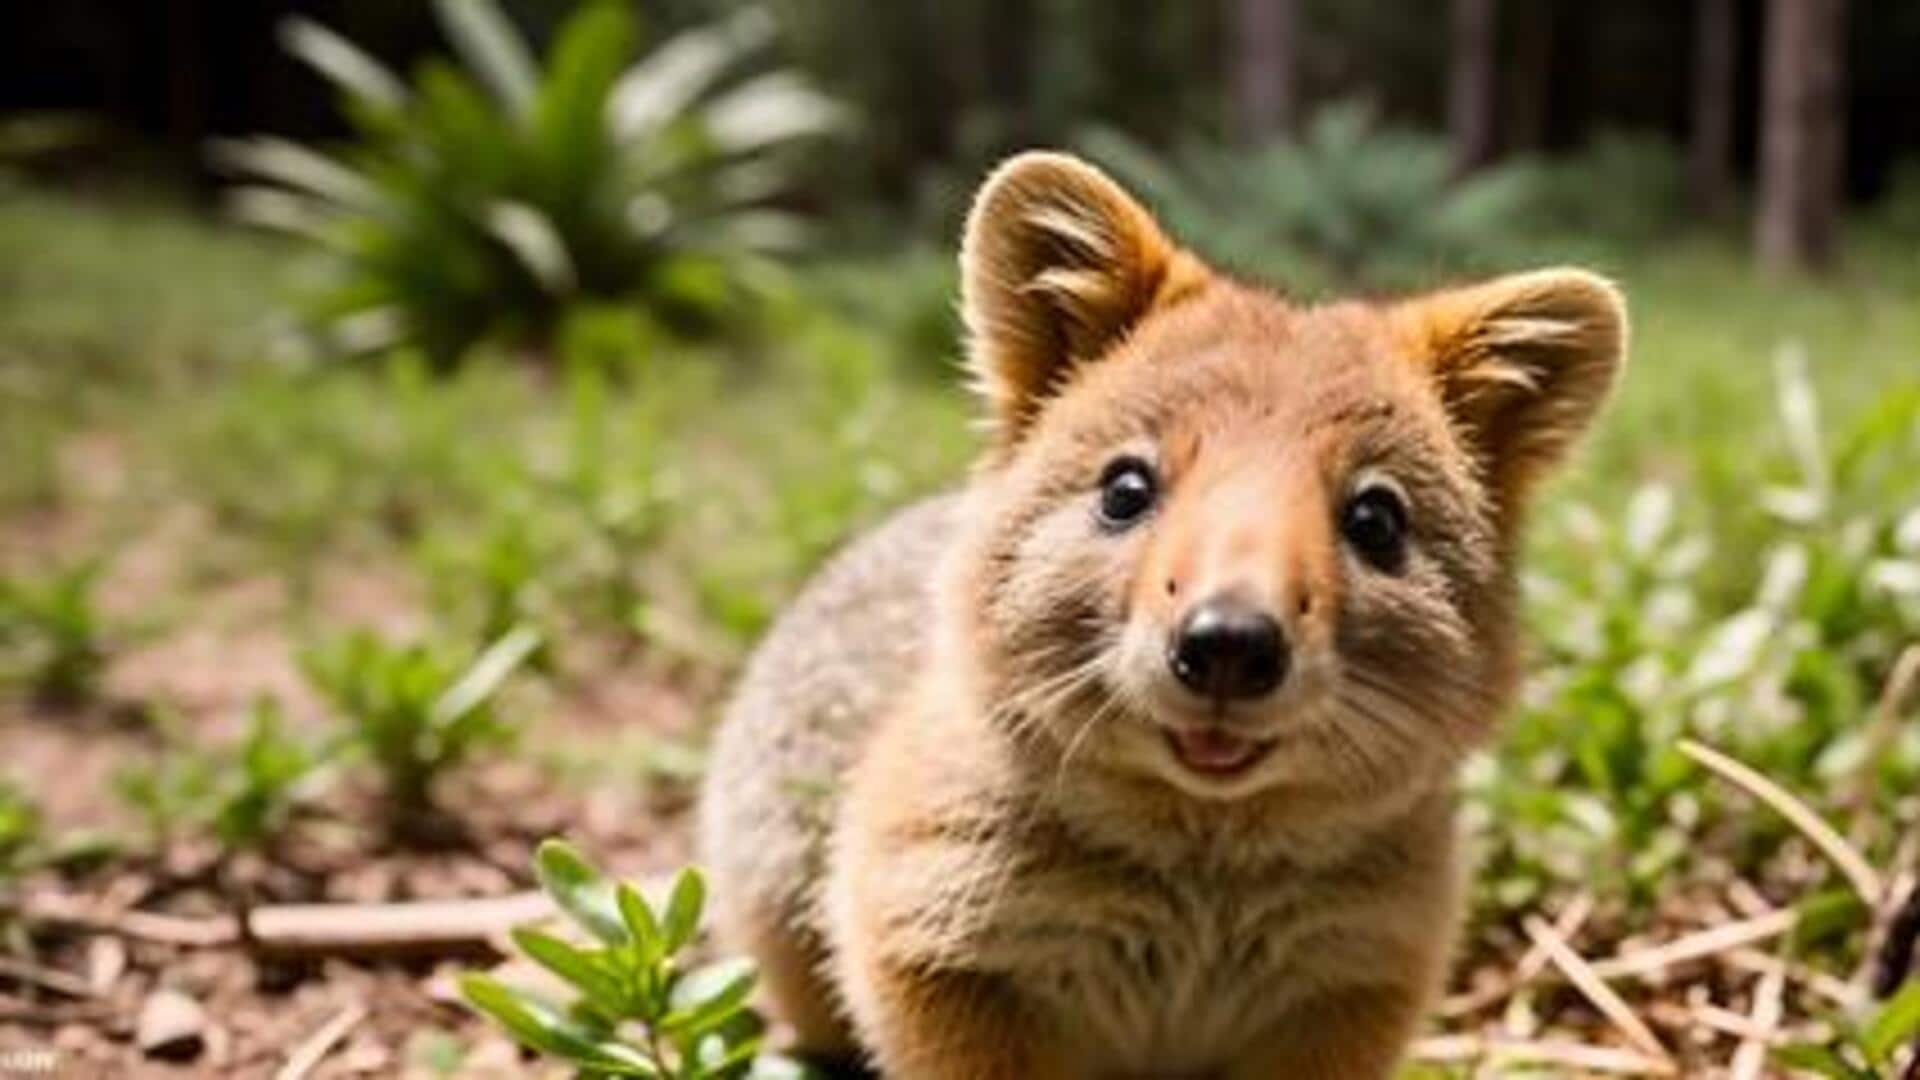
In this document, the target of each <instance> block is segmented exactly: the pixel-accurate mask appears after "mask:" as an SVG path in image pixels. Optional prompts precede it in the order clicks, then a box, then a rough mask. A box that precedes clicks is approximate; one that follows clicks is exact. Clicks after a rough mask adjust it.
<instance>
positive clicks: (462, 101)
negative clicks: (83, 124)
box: [218, 0, 839, 365]
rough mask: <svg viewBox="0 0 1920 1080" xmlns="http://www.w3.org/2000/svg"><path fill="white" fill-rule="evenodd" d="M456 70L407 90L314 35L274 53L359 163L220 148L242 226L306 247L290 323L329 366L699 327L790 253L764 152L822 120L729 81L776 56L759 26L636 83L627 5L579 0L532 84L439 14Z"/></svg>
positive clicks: (514, 65) (776, 163) (512, 62)
mask: <svg viewBox="0 0 1920 1080" xmlns="http://www.w3.org/2000/svg"><path fill="white" fill-rule="evenodd" d="M434 10H435V12H436V13H437V15H438V16H439V20H440V24H441V27H442V29H443V30H444V32H445V33H446V36H447V38H448V39H449V40H450V41H451V43H452V44H453V46H454V49H455V52H456V53H457V54H458V56H459V58H460V60H461V62H462V65H463V66H462V67H456V66H454V65H452V64H449V63H446V62H444V61H433V62H429V63H428V64H426V65H425V66H424V67H423V68H422V70H421V72H420V74H419V76H418V78H417V79H416V80H415V82H414V85H413V86H411V87H408V86H406V85H404V84H403V83H402V81H401V80H400V79H399V78H398V77H396V76H395V75H393V74H392V73H390V72H388V71H387V70H386V69H385V68H383V67H381V66H380V65H379V63H378V62H377V61H375V60H374V59H372V58H371V57H369V56H368V55H366V54H365V53H364V52H362V51H361V50H360V49H359V48H358V47H356V46H354V45H353V44H352V43H350V42H348V41H346V40H345V39H343V38H341V37H340V36H338V35H336V34H334V33H333V32H331V31H329V30H326V29H325V28H323V27H320V26H318V25H316V24H313V23H311V22H307V21H304V20H300V19H295V20H292V21H290V22H289V23H287V24H286V27H285V31H284V41H285V43H286V45H287V47H288V49H289V50H291V51H292V52H293V53H294V54H295V55H296V56H298V57H300V58H301V59H302V60H305V61H306V62H307V63H308V64H310V65H311V66H312V67H314V68H315V69H316V70H318V71H319V72H320V73H321V74H323V75H325V76H326V77H327V78H329V79H330V80H332V82H333V83H334V84H335V85H336V86H337V87H338V88H339V90H340V91H341V93H342V95H343V96H344V99H345V100H344V104H345V112H346V115H347V118H348V120H349V121H350V122H351V123H352V125H353V128H354V133H355V136H356V141H355V142H354V143H353V144H352V145H351V146H349V147H347V148H346V149H345V150H344V151H342V152H341V153H340V154H338V155H328V154H326V153H323V152H321V151H318V150H315V149H312V148H310V147H306V146H302V145H299V144H295V143H292V142H288V141H286V140H283V139H277V138H271V137H256V138H253V139H250V140H247V141H244V142H238V143H228V144H222V145H221V146H220V147H219V148H218V152H219V155H220V157H221V158H222V159H223V160H225V161H226V162H227V163H229V164H230V165H231V166H233V167H234V168H235V169H236V170H238V171H240V172H243V173H245V174H247V175H248V176H250V177H252V178H254V179H256V180H258V181H260V183H259V184H258V185H256V186H251V187H246V188H243V189H241V190H239V191H237V192H236V193H235V196H234V204H235V209H236V212H237V213H239V214H240V215H241V216H242V217H243V218H245V219H246V220H249V221H252V222H254V223H257V224H261V225H265V226H269V227H274V228H278V229H282V230H285V231H289V232H292V233H295V234H297V235H299V236H302V237H304V238H306V239H309V240H311V241H312V242H313V243H314V244H316V245H317V247H318V248H319V250H320V251H321V252H322V253H323V255H324V256H325V265H326V276H325V279H324V283H323V284H322V285H321V287H319V288H318V289H317V290H316V291H314V292H313V293H312V294H311V295H310V296H309V297H308V298H307V300H306V302H305V304H304V313H305V316H306V318H307V320H308V321H309V323H310V324H311V326H312V328H313V329H314V330H316V331H317V332H318V333H319V334H320V335H321V337H322V339H323V341H324V343H325V344H326V345H328V346H330V347H331V348H333V349H337V350H344V351H347V352H366V351H372V350H377V349H384V348H387V347H390V346H393V345H397V344H402V343H407V344H413V345H416V346H419V347H421V348H423V349H425V350H426V351H427V352H428V353H429V355H431V356H432V357H433V358H434V360H435V361H436V362H437V363H439V364H441V365H446V364H451V363H453V362H455V361H457V360H458V359H459V358H460V357H461V356H462V355H463V354H464V353H465V352H466V351H467V349H468V348H469V346H471V345H472V344H474V343H475V342H476V341H479V340H482V339H497V340H504V341H507V342H513V343H525V342H531V343H534V344H535V345H537V346H544V345H546V344H549V341H548V339H549V338H550V337H551V335H552V334H553V332H554V330H555V328H556V326H557V325H558V324H559V322H560V320H561V319H562V317H563V315H564V313H565V312H566V310H567V309H568V307H569V306H570V305H572V304H575V303H578V302H588V303H606V302H613V303H638V304H641V305H643V306H644V307H646V308H647V309H649V310H651V311H653V312H654V313H655V314H656V315H658V316H660V317H662V318H665V319H667V320H669V321H677V322H681V323H692V324H697V323H700V322H702V321H703V320H707V319H710V318H711V317H712V316H713V315H714V314H715V313H716V312H717V311H718V310H719V309H720V308H722V307H724V306H726V305H728V304H729V303H731V302H732V301H733V300H735V299H737V298H739V297H740V296H741V295H742V293H743V291H744V290H746V289H748V288H749V287H750V284H751V283H752V282H753V281H755V280H756V275H757V270H756V267H757V266H758V265H759V264H758V263H757V261H756V255H757V254H759V253H764V252H766V251H769V250H776V249H779V248H782V247H784V246H788V245H790V244H791V243H793V242H794V241H795V239H796V237H797V229H796V227H795V222H794V220H793V219H791V218H790V217H788V216H786V215H784V214H780V213H777V212H775V211H773V210H770V209H767V208H765V204H766V201H767V200H768V198H769V197H770V196H772V195H774V194H777V193H778V192H779V191H781V190H782V189H783V188H784V187H785V186H786V184H787V180H788V173H787V170H786V168H785V167H784V166H783V164H782V162H783V159H782V158H781V157H780V156H779V154H778V151H779V150H780V149H781V148H782V147H783V146H785V145H787V144H790V143H793V142H794V141H796V140H799V139H803V138H807V137H811V136H816V135H819V134H821V133H823V132H825V131H827V130H829V129H830V128H831V127H832V126H834V125H835V124H836V123H837V121H838V118H839V113H838V110H837V109H836V108H835V107H834V106H833V105H832V104H831V103H830V102H828V101H827V100H826V99H825V98H823V97H822V96H821V95H819V94H818V93H816V92H815V91H814V90H812V89H811V88H810V87H809V86H808V85H807V84H806V83H805V82H804V81H803V80H802V79H800V78H799V77H798V76H797V75H795V74H793V73H792V72H787V71H773V72H769V73H766V74H761V75H757V76H754V77H751V78H746V79H744V80H742V79H738V78H734V77H733V76H734V75H735V73H736V72H738V71H739V70H740V69H741V67H742V66H743V63H744V61H745V60H746V59H747V58H748V57H749V56H750V54H752V53H754V52H755V51H757V50H759V49H760V48H761V47H762V46H763V45H764V44H765V42H766V41H767V39H768V38H769V36H770V34H771V23H770V20H768V19H767V18H766V17H765V15H764V14H763V13H761V12H759V11H758V10H749V11H746V12H743V13H741V14H740V15H738V16H736V17H734V18H732V19H731V20H729V21H727V22H725V23H723V24H720V25H716V26H712V27H709V28H705V29H698V30H694V31H690V32H688V33H686V34H683V35H682V36H680V37H677V38H675V39H673V40H671V41H668V42H666V43H664V44H662V45H660V46H659V47H657V48H656V49H654V50H653V51H652V52H651V53H650V54H649V55H647V56H646V57H645V58H644V59H642V60H640V61H639V62H638V63H632V62H631V61H632V58H633V55H634V49H635V41H636V38H637V32H636V27H635V25H634V19H633V16H632V14H631V13H630V10H629V7H628V5H626V4H623V3H619V2H616V0H589V2H588V3H585V4H583V5H582V6H581V7H580V8H579V9H578V10H577V11H576V12H575V13H574V14H573V15H572V16H571V17H570V18H568V19H567V20H566V22H565V23H564V24H563V25H562V26H561V27H560V28H559V30H558V32H557V34H556V37H555V39H554V41H553V44H552V47H551V49H550V50H549V51H548V53H547V56H546V58H545V65H544V70H542V69H541V68H540V67H539V66H538V65H536V62H535V60H534V58H533V55H532V54H531V52H530V51H529V49H528V47H527V45H526V43H525V42H524V41H523V40H522V39H521V37H520V36H519V35H518V33H517V32H516V31H515V30H514V28H513V27H512V25H511V24H510V23H509V22H508V20H507V19H506V17H505V16H504V15H503V14H502V13H501V11H500V10H499V8H498V7H497V6H496V4H495V3H494V0H438V2H437V3H436V4H435V5H434Z"/></svg>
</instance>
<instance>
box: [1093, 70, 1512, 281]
mask: <svg viewBox="0 0 1920 1080" xmlns="http://www.w3.org/2000/svg"><path fill="white" fill-rule="evenodd" d="M1084 147H1085V149H1086V151H1087V152H1088V154H1089V155H1090V156H1092V157H1093V158H1095V159H1096V160H1098V161H1100V162H1102V163H1103V164H1105V165H1107V166H1109V167H1111V168H1112V169H1113V170H1114V171H1115V172H1116V173H1118V174H1119V176H1120V178H1121V179H1122V180H1124V181H1125V182H1127V183H1129V184H1131V185H1132V186H1134V187H1135V188H1136V189H1137V190H1139V191H1140V192H1142V193H1143V194H1144V195H1145V196H1146V197H1147V198H1148V199H1149V200H1150V201H1151V202H1152V203H1153V204H1154V206H1155V209H1156V210H1157V211H1158V212H1160V213H1161V214H1162V215H1163V216H1164V217H1165V218H1166V220H1167V222H1168V224H1169V225H1170V226H1171V227H1172V228H1173V229H1175V230H1176V231H1177V232H1178V233H1180V234H1181V235H1183V236H1185V237H1188V238H1191V240H1192V241H1193V242H1194V243H1195V245H1196V246H1197V247H1198V248H1200V249H1201V250H1202V251H1203V252H1205V253H1206V254H1207V255H1208V256H1210V257H1212V258H1214V259H1217V260H1219V261H1221V262H1223V263H1225V264H1227V265H1229V266H1231V267H1234V268H1236V269H1242V270H1248V271H1253V272H1256V273H1259V274H1261V275H1263V276H1265V277H1268V278H1270V279H1272V280H1275V281H1277V282H1281V283H1284V284H1285V285H1286V286H1287V287H1288V288H1289V289H1290V290H1297V291H1301V292H1315V291H1321V290H1326V289H1351V288H1367V287H1404V286H1409V285H1413V284H1416V283H1420V282H1425V281H1430V280H1431V279H1432V278H1433V277H1435V276H1437V275H1439V274H1444V273H1450V272H1453V273H1457V272H1459V271H1461V270H1463V269H1473V268H1477V267H1480V266H1482V265H1484V264H1488V263H1491V262H1496V261H1498V258H1499V255H1500V253H1501V252H1502V251H1503V250H1504V249H1505V248H1506V247H1507V246H1508V245H1509V244H1510V242H1511V240H1512V238H1513V237H1514V235H1515V226H1516V225H1517V224H1518V223H1519V222H1521V221H1522V220H1523V219H1524V218H1525V216H1526V212H1527V208H1528V205H1529V199H1530V195H1531V188H1530V179H1529V177H1528V175H1527V174H1525V173H1521V172H1514V171H1509V170H1499V169H1494V170H1487V171H1484V172H1480V173H1476V174H1474V175H1472V176H1469V177H1466V178H1464V179H1460V180H1455V179H1454V176H1453V164H1452V162H1453V158H1452V155H1451V153H1450V152H1449V150H1448V148H1447V145H1446V142H1445V140H1444V139H1441V138H1439V137H1437V136H1431V135H1425V134H1419V133H1415V132H1411V131H1396V130H1390V129H1385V128H1381V127H1379V126H1377V125H1376V124H1375V123H1374V121H1373V118H1372V116H1371V114H1370V112H1369V110H1368V109H1367V108H1366V107H1364V106H1362V105H1358V104H1345V105H1337V106H1331V107H1328V108H1326V109H1323V110H1321V111H1320V112H1319V113H1317V114H1316V115H1315V116H1314V117H1313V119H1312V120H1311V121H1310V122H1309V123H1308V125H1307V127H1306V130H1305V132H1304V133H1303V134H1302V135H1301V137H1300V138H1299V139H1298V140H1279V141H1274V142H1270V143H1268V144H1267V145H1265V146H1263V147H1258V148H1255V149H1251V150H1248V149H1241V148H1237V147H1229V146H1224V145H1207V144H1198V143H1190V144H1188V145H1186V146H1183V147H1181V148H1179V149H1177V150H1176V151H1174V152H1173V153H1172V154H1171V155H1169V156H1165V157H1163V156H1161V155H1159V154H1156V153H1155V152H1153V151H1152V150H1150V149H1148V148H1147V147H1145V146H1143V145H1142V144H1140V143H1137V142H1135V141H1133V140H1132V139H1130V138H1128V137H1126V136H1124V135H1121V134H1120V133H1118V132H1114V131H1096V132H1093V133H1092V134H1090V135H1088V136H1087V137H1086V139H1085V140H1084Z"/></svg>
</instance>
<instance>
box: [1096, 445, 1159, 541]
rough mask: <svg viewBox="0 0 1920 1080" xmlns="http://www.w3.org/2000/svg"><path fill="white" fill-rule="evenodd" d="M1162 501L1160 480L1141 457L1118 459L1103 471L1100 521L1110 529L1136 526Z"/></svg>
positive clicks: (1101, 476) (1151, 467) (1101, 477)
mask: <svg viewBox="0 0 1920 1080" xmlns="http://www.w3.org/2000/svg"><path fill="white" fill-rule="evenodd" d="M1159 501H1160V479H1159V477H1158V476H1156V475H1154V471H1153V466H1152V465H1149V464H1147V463H1146V462H1145V461H1143V460H1141V459H1140V458H1137V457H1132V456H1128V457H1120V458H1115V459H1113V461H1112V462H1110V463H1109V464H1108V465H1107V468H1106V471H1105V472H1102V473H1101V474H1100V524H1102V525H1104V526H1106V527H1107V528H1109V529H1124V528H1126V527H1128V526H1129V525H1132V524H1133V523H1134V522H1136V521H1139V520H1140V519H1141V518H1144V517H1146V516H1147V514H1148V513H1150V512H1152V510H1153V507H1154V504H1155V503H1157V502H1159Z"/></svg>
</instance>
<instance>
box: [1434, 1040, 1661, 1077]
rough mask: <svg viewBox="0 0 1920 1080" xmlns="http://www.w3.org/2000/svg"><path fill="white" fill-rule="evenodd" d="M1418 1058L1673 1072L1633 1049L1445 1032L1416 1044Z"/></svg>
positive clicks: (1638, 1072) (1449, 1062) (1623, 1071)
mask: <svg viewBox="0 0 1920 1080" xmlns="http://www.w3.org/2000/svg"><path fill="white" fill-rule="evenodd" d="M1413 1057H1414V1059H1415V1060H1417V1061H1425V1062H1430V1063H1432V1064H1436V1065H1465V1064H1482V1065H1491V1066H1494V1067H1512V1066H1520V1067H1527V1066H1532V1067H1539V1066H1543V1065H1545V1066H1554V1067H1557V1068H1562V1069H1579V1070H1582V1071H1584V1072H1592V1073H1614V1074H1618V1075H1622V1076H1646V1075H1650V1074H1651V1075H1672V1074H1673V1071H1674V1069H1673V1063H1672V1062H1671V1061H1668V1060H1667V1059H1666V1058H1664V1057H1658V1058H1654V1057H1648V1056H1646V1055H1644V1054H1641V1053H1638V1052H1636V1051H1633V1050H1621V1049H1619V1048H1618V1047H1612V1046H1592V1045H1589V1044H1587V1043H1577V1042H1568V1041H1562V1040H1528V1039H1486V1038H1482V1037H1480V1036H1478V1035H1442V1036H1439V1037H1436V1038H1431V1039H1422V1040H1420V1041H1419V1042H1418V1043H1416V1044H1414V1048H1413Z"/></svg>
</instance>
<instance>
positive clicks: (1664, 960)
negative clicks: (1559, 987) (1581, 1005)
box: [1592, 911, 1799, 980]
mask: <svg viewBox="0 0 1920 1080" xmlns="http://www.w3.org/2000/svg"><path fill="white" fill-rule="evenodd" d="M1798 919H1799V916H1798V915H1797V914H1795V913H1794V912H1792V911H1774V912H1769V913H1768V914H1765V915H1758V916H1755V917H1754V918H1751V919H1743V920H1741V921H1740V922H1735V923H1728V924H1726V925H1725V926H1716V927H1714V928H1713V929H1711V930H1702V931H1700V932H1699V933H1697V934H1688V935H1686V936H1685V937H1679V938H1675V939H1673V940H1672V941H1669V942H1666V943H1665V944H1662V945H1654V946H1650V947H1648V948H1644V949H1636V950H1634V951H1633V952H1627V953H1621V954H1620V955H1619V956H1615V957H1612V958H1611V959H1607V960H1601V961H1598V962H1596V963H1594V964H1593V965H1592V968H1593V973H1594V974H1595V975H1598V976H1600V977H1601V978H1602V979H1609V980H1611V979H1621V978H1626V977H1628V976H1632V975H1653V974H1657V973H1659V972H1661V971H1665V970H1666V969H1667V968H1670V967H1673V966H1675V965H1677V964H1684V963H1687V962H1689V961H1693V960H1703V959H1706V958H1708V957H1712V956H1718V955H1720V954H1721V953H1726V952H1731V951H1733V950H1735V949H1740V948H1744V947H1746V946H1749V945H1754V944H1758V943H1759V942H1762V941H1769V940H1771V939H1773V938H1777V937H1779V936H1780V935H1782V934H1784V933H1786V932H1787V931H1789V930H1791V929H1793V924H1794V923H1795V922H1796V921H1798Z"/></svg>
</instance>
